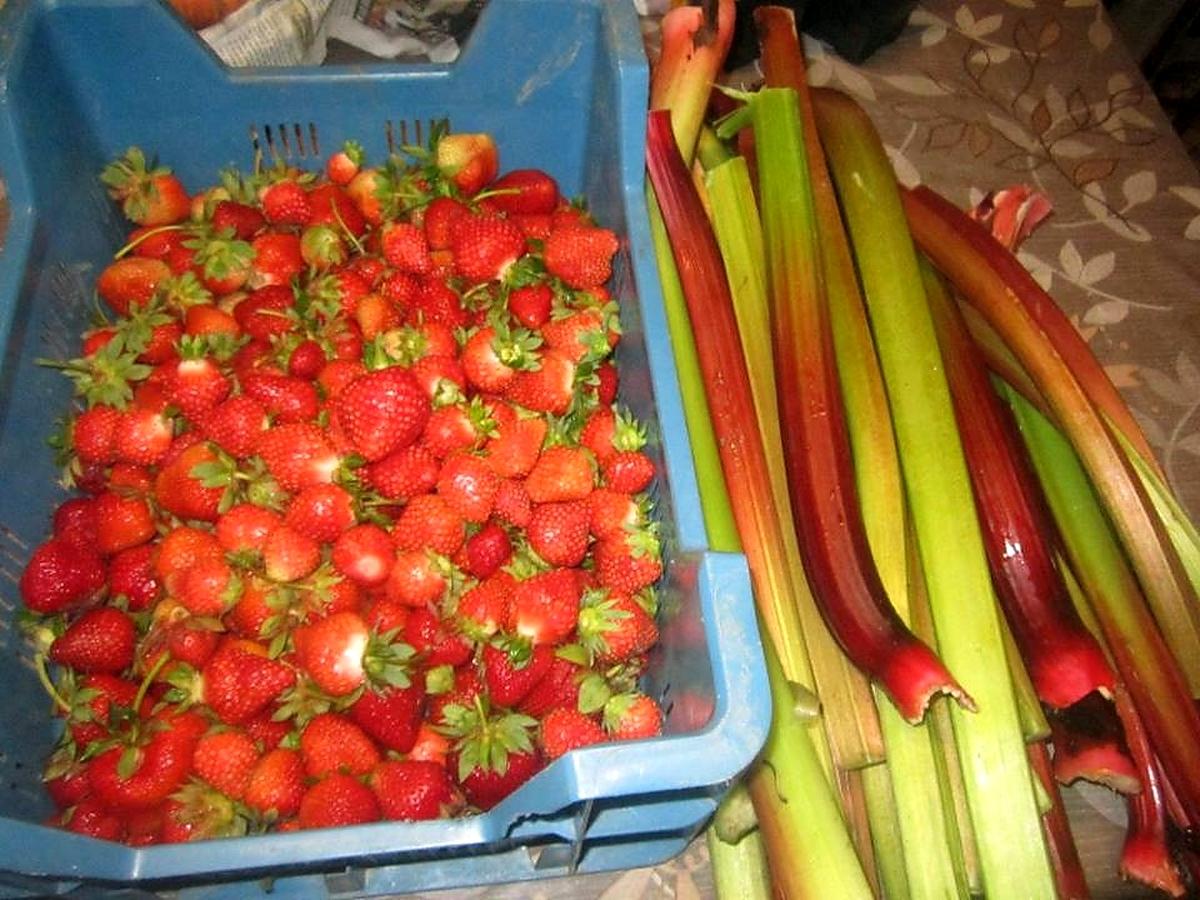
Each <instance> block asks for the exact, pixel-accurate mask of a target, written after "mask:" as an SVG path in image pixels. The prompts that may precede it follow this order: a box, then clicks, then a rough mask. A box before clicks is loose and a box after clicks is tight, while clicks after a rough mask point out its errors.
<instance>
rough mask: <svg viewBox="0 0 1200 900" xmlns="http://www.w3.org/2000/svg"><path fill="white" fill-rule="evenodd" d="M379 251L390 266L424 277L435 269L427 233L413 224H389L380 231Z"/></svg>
mask: <svg viewBox="0 0 1200 900" xmlns="http://www.w3.org/2000/svg"><path fill="white" fill-rule="evenodd" d="M378 234H379V249H380V252H381V253H382V254H383V258H384V259H385V260H387V263H388V265H390V266H393V267H394V268H397V269H399V270H400V271H402V272H412V273H413V274H415V275H424V274H426V273H427V272H429V271H431V270H432V269H433V258H432V257H431V256H430V255H429V242H428V241H427V240H426V239H425V232H424V231H423V230H422V229H421V228H419V227H418V226H416V225H414V224H412V223H411V222H387V223H386V224H384V226H383V227H382V228H380V229H379V232H378Z"/></svg>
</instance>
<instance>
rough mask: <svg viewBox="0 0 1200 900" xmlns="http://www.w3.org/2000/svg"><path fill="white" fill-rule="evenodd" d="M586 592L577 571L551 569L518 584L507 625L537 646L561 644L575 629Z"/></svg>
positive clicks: (515, 588)
mask: <svg viewBox="0 0 1200 900" xmlns="http://www.w3.org/2000/svg"><path fill="white" fill-rule="evenodd" d="M582 593H583V591H582V585H581V584H580V581H579V578H578V576H577V574H576V572H575V570H574V569H549V570H547V571H545V572H539V573H538V574H536V575H532V576H530V577H529V578H526V579H524V580H522V581H518V582H517V584H516V585H515V586H514V588H513V595H512V605H511V607H510V609H509V615H508V623H507V626H508V628H509V629H510V630H511V631H513V632H515V633H516V634H519V635H522V636H524V637H526V638H528V639H529V640H531V641H532V642H533V643H535V644H551V645H554V644H560V643H562V642H563V641H564V640H566V639H567V638H568V637H569V636H570V635H571V633H572V632H573V631H574V630H575V623H576V621H577V620H578V617H579V600H580V596H581V595H582Z"/></svg>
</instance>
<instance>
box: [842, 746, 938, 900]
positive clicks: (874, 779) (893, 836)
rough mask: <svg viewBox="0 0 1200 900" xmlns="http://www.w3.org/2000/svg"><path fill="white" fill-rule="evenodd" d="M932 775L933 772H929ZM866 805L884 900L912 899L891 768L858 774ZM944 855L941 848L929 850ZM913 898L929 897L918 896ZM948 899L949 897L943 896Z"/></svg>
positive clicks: (884, 765) (886, 767) (874, 767)
mask: <svg viewBox="0 0 1200 900" xmlns="http://www.w3.org/2000/svg"><path fill="white" fill-rule="evenodd" d="M930 774H934V773H932V772H931V773H930ZM860 777H861V778H862V784H863V793H864V795H865V799H866V803H867V819H868V821H869V822H870V825H871V842H872V844H873V845H874V850H875V871H876V875H877V878H878V881H879V885H880V887H881V888H882V891H883V896H885V897H887V898H888V900H906V898H908V897H912V896H913V891H912V889H911V888H910V886H909V882H908V870H907V868H906V866H905V860H904V839H903V838H902V837H901V833H902V830H903V826H904V819H903V818H902V817H901V815H900V812H899V810H898V809H897V805H896V796H895V794H894V793H893V791H892V776H891V765H890V764H889V763H883V764H880V765H877V766H867V768H865V769H863V770H862V771H861V773H860ZM931 849H934V850H936V851H937V852H938V853H940V854H941V855H943V856H944V855H945V853H944V850H943V848H941V847H937V848H931ZM917 896H931V895H929V894H918V895H917ZM946 896H951V895H946Z"/></svg>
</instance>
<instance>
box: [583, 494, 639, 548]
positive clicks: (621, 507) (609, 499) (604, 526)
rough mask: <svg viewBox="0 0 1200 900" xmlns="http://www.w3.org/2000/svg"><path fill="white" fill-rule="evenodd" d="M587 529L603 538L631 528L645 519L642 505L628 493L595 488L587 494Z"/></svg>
mask: <svg viewBox="0 0 1200 900" xmlns="http://www.w3.org/2000/svg"><path fill="white" fill-rule="evenodd" d="M587 503H588V509H589V515H588V529H589V530H590V531H591V533H592V536H593V537H595V538H597V539H601V540H602V539H604V538H609V537H613V536H614V535H619V534H622V533H624V532H625V531H629V530H632V529H634V528H637V527H638V526H640V525H641V524H642V523H643V522H645V521H646V512H645V508H644V505H643V504H642V503H639V502H638V501H637V500H636V499H634V498H633V497H632V496H630V495H629V494H621V493H618V492H616V491H612V490H609V489H608V488H604V487H601V488H596V490H594V491H592V493H591V494H589V495H588V499H587Z"/></svg>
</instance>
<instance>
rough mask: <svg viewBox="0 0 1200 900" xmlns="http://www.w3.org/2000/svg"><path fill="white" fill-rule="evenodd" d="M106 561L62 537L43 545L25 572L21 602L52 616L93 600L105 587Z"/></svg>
mask: <svg viewBox="0 0 1200 900" xmlns="http://www.w3.org/2000/svg"><path fill="white" fill-rule="evenodd" d="M104 574H105V573H104V560H103V559H102V558H101V557H100V554H99V553H97V552H96V551H95V550H92V549H90V548H88V547H77V546H75V545H74V544H72V543H71V542H70V541H65V540H63V539H62V538H50V539H49V540H47V541H44V542H43V543H41V544H39V545H38V546H37V548H36V549H35V550H34V551H33V555H32V556H30V558H29V562H28V563H27V564H26V565H25V569H24V570H23V571H22V573H21V582H20V588H21V599H22V600H24V601H25V605H26V606H27V607H28V608H29V609H31V610H33V611H34V612H37V613H42V614H44V615H51V614H53V613H57V612H62V611H63V610H66V609H70V608H72V607H75V606H82V605H84V604H86V603H88V602H89V601H91V600H92V599H93V598H94V597H95V596H96V595H97V594H98V593H99V591H100V590H101V588H103V587H104Z"/></svg>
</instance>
